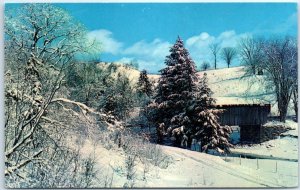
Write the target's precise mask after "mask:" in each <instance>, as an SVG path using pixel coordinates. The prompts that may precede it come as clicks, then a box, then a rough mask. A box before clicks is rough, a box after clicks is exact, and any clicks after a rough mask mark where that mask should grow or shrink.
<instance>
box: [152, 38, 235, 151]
mask: <svg viewBox="0 0 300 190" xmlns="http://www.w3.org/2000/svg"><path fill="white" fill-rule="evenodd" d="M165 63H166V65H167V66H166V68H164V69H162V70H161V71H160V72H161V77H160V79H159V84H158V87H157V94H156V96H155V100H154V102H153V103H152V104H150V105H149V106H148V112H149V113H151V114H150V115H149V118H150V119H151V120H152V121H155V122H156V127H157V140H158V143H163V141H164V139H166V138H165V137H166V136H171V139H172V140H173V141H174V144H175V145H176V146H181V147H190V146H191V142H192V139H196V140H198V141H200V142H201V148H202V150H203V151H207V150H208V149H216V150H217V151H219V152H223V151H225V152H228V151H229V147H230V146H231V145H230V143H229V142H228V138H229V134H230V132H231V130H230V128H229V127H228V126H221V125H220V124H219V123H218V117H217V114H218V113H220V112H221V111H220V110H216V109H214V104H215V100H214V99H213V98H212V91H211V89H210V88H209V87H208V84H207V76H206V74H204V76H203V77H202V78H201V80H200V81H199V82H198V80H197V76H196V70H195V63H194V62H193V60H192V59H191V58H190V57H189V53H188V51H187V50H186V49H185V48H184V44H183V41H182V40H181V39H180V38H179V37H178V39H177V41H176V43H175V44H174V45H173V47H171V49H170V55H169V56H167V58H166V60H165Z"/></svg>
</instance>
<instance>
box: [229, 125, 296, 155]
mask: <svg viewBox="0 0 300 190" xmlns="http://www.w3.org/2000/svg"><path fill="white" fill-rule="evenodd" d="M285 125H286V126H288V127H290V128H292V130H289V131H287V132H284V133H282V135H281V137H278V138H277V139H273V140H270V141H267V142H264V143H261V144H257V145H252V146H247V145H245V146H242V147H236V148H235V149H233V150H232V152H234V153H242V154H243V153H244V154H252V155H257V156H266V157H270V158H271V157H274V158H279V159H292V160H298V124H297V123H296V122H294V121H292V120H287V121H286V124H285Z"/></svg>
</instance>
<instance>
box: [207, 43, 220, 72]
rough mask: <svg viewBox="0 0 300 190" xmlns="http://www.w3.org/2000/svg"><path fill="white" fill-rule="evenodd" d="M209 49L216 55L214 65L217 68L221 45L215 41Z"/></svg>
mask: <svg viewBox="0 0 300 190" xmlns="http://www.w3.org/2000/svg"><path fill="white" fill-rule="evenodd" d="M209 49H210V51H211V53H212V54H213V56H214V66H215V69H217V57H218V53H219V51H220V49H221V47H220V45H219V44H218V43H213V44H211V45H210V46H209Z"/></svg>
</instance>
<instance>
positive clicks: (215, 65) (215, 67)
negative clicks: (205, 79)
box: [215, 57, 217, 69]
mask: <svg viewBox="0 0 300 190" xmlns="http://www.w3.org/2000/svg"><path fill="white" fill-rule="evenodd" d="M215 69H217V58H216V57H215Z"/></svg>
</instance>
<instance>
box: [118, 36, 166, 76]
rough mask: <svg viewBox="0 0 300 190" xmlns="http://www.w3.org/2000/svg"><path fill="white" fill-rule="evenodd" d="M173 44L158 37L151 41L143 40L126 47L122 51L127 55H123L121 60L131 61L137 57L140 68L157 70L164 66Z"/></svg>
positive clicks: (151, 70) (150, 70)
mask: <svg viewBox="0 0 300 190" xmlns="http://www.w3.org/2000/svg"><path fill="white" fill-rule="evenodd" d="M171 46H172V44H171V43H169V42H167V41H162V40H160V39H158V38H157V39H154V40H153V41H151V42H147V41H145V40H142V41H139V42H136V43H135V44H133V45H132V46H130V47H128V48H126V49H125V50H124V51H123V52H122V54H124V55H125V56H126V57H123V58H122V59H120V60H119V61H120V62H129V61H132V60H133V59H135V60H136V61H137V62H138V63H139V68H140V69H146V70H148V71H149V72H157V71H158V70H160V69H161V68H163V67H164V60H165V57H166V56H167V55H168V54H169V49H170V47H171ZM127 56H129V57H127Z"/></svg>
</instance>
